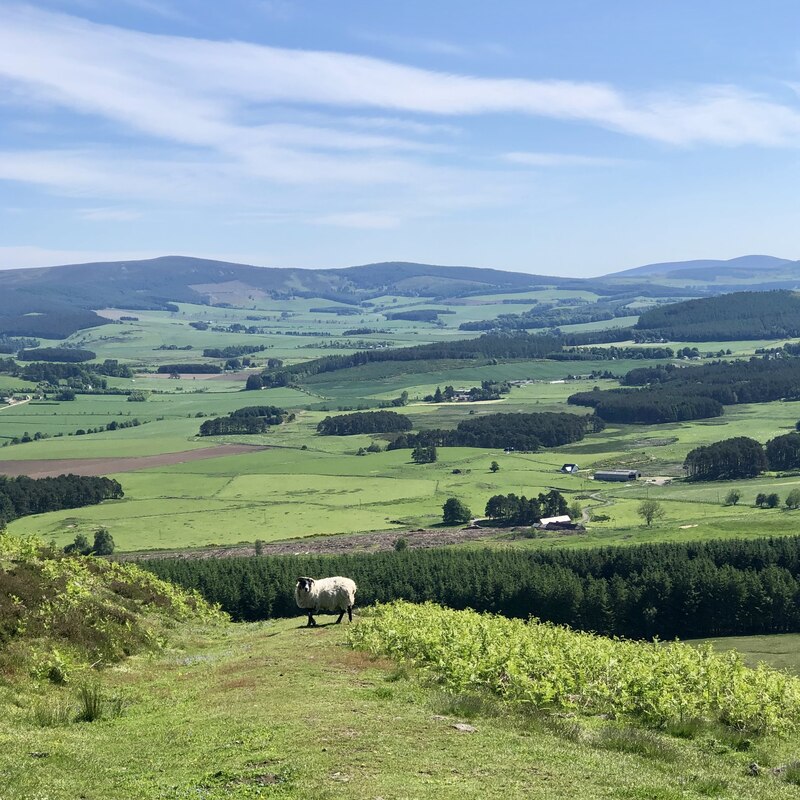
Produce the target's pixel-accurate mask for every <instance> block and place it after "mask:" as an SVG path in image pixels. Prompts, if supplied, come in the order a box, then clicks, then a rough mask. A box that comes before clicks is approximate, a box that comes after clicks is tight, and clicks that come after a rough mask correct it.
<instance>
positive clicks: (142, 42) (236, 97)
mask: <svg viewBox="0 0 800 800" xmlns="http://www.w3.org/2000/svg"><path fill="white" fill-rule="evenodd" d="M0 23H2V24H1V25H0V74H2V75H4V76H5V77H6V78H7V79H9V80H12V81H20V82H23V83H25V84H27V85H28V87H29V88H30V89H31V90H34V91H36V92H37V93H38V94H39V95H40V96H42V97H45V98H47V99H48V100H49V101H50V102H52V103H58V104H61V105H63V106H67V107H71V108H73V109H75V110H77V111H82V112H84V113H86V112H89V113H94V114H102V115H104V116H106V117H109V118H111V119H114V120H116V121H118V122H121V123H124V124H127V125H131V126H134V127H135V128H137V129H138V130H140V131H143V132H146V133H149V134H151V135H154V136H163V137H167V138H170V139H174V140H177V141H181V142H187V143H193V144H198V145H214V146H218V147H226V148H229V149H233V148H235V147H236V146H238V145H239V144H241V143H242V141H243V140H244V141H245V142H250V143H252V144H258V143H259V142H260V141H262V140H263V132H262V131H260V130H259V125H258V124H257V123H255V122H253V123H251V124H248V125H245V124H243V123H242V122H241V121H240V119H241V117H242V113H241V112H242V111H243V110H245V109H248V108H249V109H252V110H256V109H257V108H258V107H259V106H260V104H268V103H283V104H286V103H289V104H299V105H304V104H316V105H322V106H326V105H327V106H335V107H343V108H354V109H357V108H361V109H379V110H384V111H385V110H390V111H404V112H413V113H417V114H427V115H433V116H439V117H441V116H465V115H476V114H491V113H517V114H521V115H527V116H540V117H549V118H554V119H562V120H571V121H576V120H580V121H584V122H587V123H592V124H596V125H600V126H602V127H605V128H609V129H612V130H617V131H620V132H622V133H625V134H628V135H633V136H638V137H644V138H648V139H653V140H657V141H661V142H667V143H672V144H680V145H689V144H696V143H704V142H706V143H716V144H725V145H734V144H739V145H742V144H757V145H768V146H776V145H794V144H796V143H797V142H798V139H799V138H800V110H798V108H797V106H796V105H794V106H788V105H782V104H781V103H779V102H777V101H774V100H772V99H770V98H767V97H763V96H760V95H756V94H754V93H752V92H749V91H747V90H743V89H740V88H737V87H735V86H705V87H697V88H694V89H692V90H688V91H684V92H679V93H678V92H673V93H669V92H659V91H655V92H651V93H640V94H636V95H633V94H630V93H624V92H622V91H621V90H618V89H616V88H614V87H613V86H610V85H607V84H598V83H589V82H578V81H558V80H540V81H537V80H524V79H515V78H505V79H496V78H481V77H473V76H466V75H453V74H446V73H442V72H435V71H432V70H424V69H418V68H415V67H409V66H404V65H401V64H396V63H393V62H389V61H385V60H381V59H377V58H366V57H362V56H355V55H351V54H346V53H336V52H322V51H311V50H288V49H281V48H275V47H267V46H263V45H255V44H247V43H242V42H227V41H226V42H217V41H208V40H202V39H190V38H181V37H168V36H161V35H154V34H146V33H140V32H135V31H130V30H123V29H120V28H115V27H111V26H104V25H97V24H94V23H90V22H86V21H84V20H80V19H77V18H74V17H68V16H64V15H59V14H52V13H47V12H42V11H38V10H36V9H33V8H30V7H19V6H13V5H12V6H6V7H5V8H3V9H0Z"/></svg>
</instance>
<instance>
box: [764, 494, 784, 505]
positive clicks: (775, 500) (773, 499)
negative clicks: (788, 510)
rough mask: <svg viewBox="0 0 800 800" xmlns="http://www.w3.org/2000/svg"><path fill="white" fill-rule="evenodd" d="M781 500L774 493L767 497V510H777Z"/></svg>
mask: <svg viewBox="0 0 800 800" xmlns="http://www.w3.org/2000/svg"><path fill="white" fill-rule="evenodd" d="M780 502H781V498H780V497H779V496H778V495H777V493H776V492H773V493H772V494H768V495H767V508H777V507H778V506H779V505H780Z"/></svg>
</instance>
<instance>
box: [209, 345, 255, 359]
mask: <svg viewBox="0 0 800 800" xmlns="http://www.w3.org/2000/svg"><path fill="white" fill-rule="evenodd" d="M265 347H266V345H263V344H232V345H229V346H228V347H206V348H205V349H204V350H203V355H204V356H205V357H206V358H239V357H240V356H248V355H250V354H251V353H257V352H258V351H259V350H263V349H264V348H265Z"/></svg>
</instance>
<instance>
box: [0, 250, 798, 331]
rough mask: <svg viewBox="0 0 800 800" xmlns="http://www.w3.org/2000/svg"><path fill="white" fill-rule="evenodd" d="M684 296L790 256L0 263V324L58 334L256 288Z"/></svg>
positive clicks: (774, 274) (764, 277) (790, 275)
mask: <svg viewBox="0 0 800 800" xmlns="http://www.w3.org/2000/svg"><path fill="white" fill-rule="evenodd" d="M681 285H683V286H687V287H691V290H690V291H688V292H685V293H684V294H685V295H689V296H703V295H707V294H720V293H724V292H729V291H735V290H736V289H743V288H748V289H769V288H775V289H792V288H795V287H796V286H800V262H798V261H790V260H788V259H781V258H775V257H773V256H742V257H741V258H737V259H731V260H729V261H714V260H704V261H687V262H672V263H664V264H649V265H645V266H643V267H636V268H634V269H629V270H624V271H622V272H618V273H614V274H611V275H606V276H603V277H601V278H564V277H556V276H551V275H536V274H528V273H519V272H508V271H503V270H498V269H489V268H478V267H463V266H441V265H434V264H416V263H410V262H402V261H390V262H382V263H376V264H364V265H361V266H355V267H344V268H340V269H298V268H278V267H258V266H254V265H251V264H236V263H232V262H227V261H215V260H212V259H202V258H191V257H187V256H162V257H160V258H154V259H148V260H142V261H115V262H95V263H88V264H67V265H63V266H56V267H39V268H28V269H15V270H2V271H0V333H6V334H12V335H22V336H26V335H30V336H42V337H45V338H56V339H57V338H64V337H65V336H68V335H69V334H70V333H72V332H74V331H76V330H79V329H81V328H86V327H92V326H95V325H102V324H106V323H107V320H105V319H103V318H101V317H99V316H98V315H97V314H95V313H94V312H95V311H96V310H98V309H102V308H108V307H116V308H126V309H142V310H146V309H165V308H168V307H169V304H170V303H181V302H182V303H198V304H215V303H217V304H218V303H225V302H229V303H230V304H232V305H246V304H247V303H248V302H252V300H253V299H255V298H256V297H257V296H269V297H273V298H283V297H285V298H288V297H297V296H299V297H319V298H323V299H328V300H334V301H339V302H343V303H349V304H358V303H360V302H362V301H364V300H368V299H370V298H373V297H377V296H379V295H382V294H397V295H405V296H412V297H413V296H424V297H433V298H448V297H459V296H464V295H471V294H484V293H485V294H492V293H499V292H518V291H526V290H535V289H541V288H544V287H548V288H549V287H553V288H559V289H585V290H588V291H592V292H595V293H597V294H599V295H602V296H605V297H608V298H615V297H623V296H629V297H630V296H636V295H645V296H651V297H653V296H662V297H673V296H675V295H676V294H680V293H681V292H680V288H681Z"/></svg>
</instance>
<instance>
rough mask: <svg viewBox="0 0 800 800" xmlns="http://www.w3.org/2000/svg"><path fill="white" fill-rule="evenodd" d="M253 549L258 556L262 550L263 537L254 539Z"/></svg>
mask: <svg viewBox="0 0 800 800" xmlns="http://www.w3.org/2000/svg"><path fill="white" fill-rule="evenodd" d="M255 551H256V555H257V556H260V555H261V554H262V553H263V552H264V540H263V539H256V544H255Z"/></svg>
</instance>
